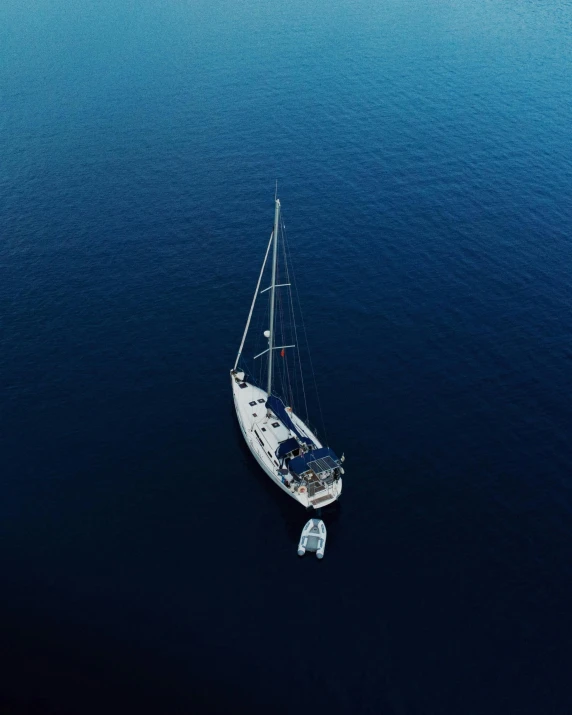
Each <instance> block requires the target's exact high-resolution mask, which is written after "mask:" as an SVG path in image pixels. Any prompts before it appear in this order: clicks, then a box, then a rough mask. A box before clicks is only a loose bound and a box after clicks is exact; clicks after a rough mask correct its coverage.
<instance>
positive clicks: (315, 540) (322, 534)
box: [298, 519, 327, 559]
mask: <svg viewBox="0 0 572 715" xmlns="http://www.w3.org/2000/svg"><path fill="white" fill-rule="evenodd" d="M326 536H327V532H326V525H325V524H324V522H323V521H322V520H321V519H310V521H309V522H308V523H307V524H306V525H305V526H304V528H303V529H302V536H300V543H299V544H298V556H304V554H305V553H306V551H315V552H316V556H317V557H318V558H319V559H322V558H324V550H325V548H326Z"/></svg>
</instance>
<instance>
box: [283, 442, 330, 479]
mask: <svg viewBox="0 0 572 715" xmlns="http://www.w3.org/2000/svg"><path fill="white" fill-rule="evenodd" d="M339 466H340V460H339V459H338V458H337V457H336V454H335V452H334V450H333V449H330V448H329V447H320V449H314V450H312V451H311V452H306V454H301V455H300V456H299V457H294V459H291V460H290V464H289V465H288V468H289V469H290V471H291V472H294V474H302V473H303V472H307V471H308V470H309V469H311V470H312V471H313V472H314V474H318V475H319V474H321V473H322V472H329V471H331V470H332V469H336V467H339Z"/></svg>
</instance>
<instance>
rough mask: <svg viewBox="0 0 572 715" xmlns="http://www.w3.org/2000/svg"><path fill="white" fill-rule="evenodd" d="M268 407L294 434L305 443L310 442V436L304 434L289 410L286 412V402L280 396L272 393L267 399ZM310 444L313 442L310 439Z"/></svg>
mask: <svg viewBox="0 0 572 715" xmlns="http://www.w3.org/2000/svg"><path fill="white" fill-rule="evenodd" d="M266 407H268V409H270V410H272V412H274V414H275V415H276V417H278V419H279V420H280V421H281V422H282V424H283V425H284V426H285V427H287V428H288V429H289V430H291V431H292V432H294V434H295V435H296V436H297V437H299V438H300V439H301V440H302V441H303V442H304V443H306V444H308V438H307V437H304V435H303V434H302V433H301V432H300V430H299V429H298V428H297V427H296V425H295V424H294V423H293V422H292V419H291V418H290V415H289V414H288V412H286V407H285V406H284V403H283V402H282V400H281V399H280V398H279V397H276V396H275V395H270V397H269V398H268V399H267V400H266ZM309 444H312V442H311V441H310V442H309Z"/></svg>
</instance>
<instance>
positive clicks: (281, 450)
mask: <svg viewBox="0 0 572 715" xmlns="http://www.w3.org/2000/svg"><path fill="white" fill-rule="evenodd" d="M299 447H300V445H299V444H298V440H297V439H296V437H290V439H287V440H286V441H285V442H281V443H280V444H279V445H278V449H277V450H276V456H277V457H278V459H281V458H282V457H285V456H286V455H287V454H288V453H289V452H293V451H294V450H295V449H298V448H299Z"/></svg>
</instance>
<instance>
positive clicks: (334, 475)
mask: <svg viewBox="0 0 572 715" xmlns="http://www.w3.org/2000/svg"><path fill="white" fill-rule="evenodd" d="M280 210H281V207H280V200H279V199H278V198H275V208H274V228H273V230H272V233H271V235H270V240H269V242H268V247H267V249H266V255H265V256H264V261H263V264H262V269H261V271H260V275H259V277H258V283H257V284H256V290H255V291H254V298H253V300H252V305H251V306H250V312H249V314H248V319H247V321H246V327H245V329H244V334H243V336H242V341H241V343H240V348H239V350H238V354H237V356H236V361H235V364H234V367H233V368H232V370H231V371H230V378H231V385H232V395H233V398H234V406H235V409H236V416H237V418H238V423H239V425H240V429H241V431H242V434H243V436H244V439H245V441H246V444H247V445H248V447H249V449H250V451H251V452H252V454H253V455H254V458H255V459H256V461H257V462H258V464H259V465H260V466H261V467H262V469H263V470H264V471H265V472H266V474H267V475H268V476H269V477H270V479H272V481H273V482H275V483H276V484H277V485H278V486H279V487H280V489H282V490H283V491H284V492H286V494H288V495H289V496H290V497H292V498H293V499H295V500H296V501H298V502H299V503H300V504H302V506H304V507H306V508H307V509H319V508H321V507H325V506H327V505H328V504H331V503H332V502H335V501H336V500H337V499H339V498H340V495H341V493H342V474H343V473H344V469H343V467H342V462H343V460H344V457H343V456H342V458H341V459H339V458H338V457H337V456H336V454H335V452H334V451H333V450H332V449H330V448H329V447H327V446H324V445H323V444H322V443H321V442H320V440H319V439H318V436H317V435H316V434H315V432H314V431H312V429H310V427H309V426H308V425H307V424H306V422H304V421H303V420H302V418H301V417H299V416H298V415H297V414H296V412H295V411H294V409H293V407H292V406H291V404H290V405H289V404H287V403H286V402H285V400H284V399H283V397H285V396H284V395H281V394H278V393H279V386H277V385H276V384H275V382H278V381H277V380H275V375H276V372H277V371H276V369H275V368H276V364H275V357H276V353H277V351H280V354H279V357H278V360H282V359H283V358H284V356H285V354H286V351H287V350H288V351H290V350H293V351H294V352H295V353H297V355H298V358H299V355H300V353H299V350H298V346H297V345H280V344H279V345H277V344H276V343H277V342H282V341H281V340H278V341H277V340H276V338H277V337H283V331H282V332H280V331H277V325H276V312H277V303H278V302H280V304H281V305H283V304H284V303H285V301H281V300H280V297H278V300H277V294H278V291H282V290H284V289H286V290H289V289H290V286H291V283H290V282H289V281H288V278H289V273H288V272H287V273H286V280H287V282H286V283H277V267H278V244H279V239H280V238H282V241H283V240H284V236H283V231H281V228H283V226H281V222H280ZM271 250H272V258H271V266H272V270H271V281H270V285H269V286H268V287H266V288H263V289H262V290H261V289H260V286H261V283H262V278H263V276H264V273H265V268H266V264H267V261H268V256H269V254H270V251H271ZM284 259H286V252H285V251H284ZM285 262H286V261H285ZM286 271H288V268H286ZM266 292H268V293H269V299H270V300H269V303H270V305H269V314H268V316H269V320H268V328H267V329H266V330H264V332H263V335H264V338H265V339H266V340H267V345H268V346H267V348H266V349H265V350H263V351H262V352H260V353H259V354H257V355H255V356H254V358H253V361H254V360H259V359H260V358H265V360H266V362H267V366H266V367H267V369H266V381H265V382H266V384H265V385H264V381H263V380H259V381H257V380H256V379H255V377H254V376H253V375H251V374H249V372H248V371H247V369H246V368H242V367H241V361H242V358H243V348H244V344H245V341H246V337H247V334H248V331H249V328H250V323H251V320H252V315H253V312H254V308H255V304H256V301H257V298H258V296H259V295H260V294H262V293H266ZM277 332H278V335H277ZM279 367H281V366H279ZM252 372H254V371H252ZM283 372H284V371H283ZM283 387H284V383H283ZM286 391H288V390H286ZM292 394H293V393H292V392H291V391H290V395H289V396H290V397H291V396H292ZM304 396H305V392H304Z"/></svg>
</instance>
